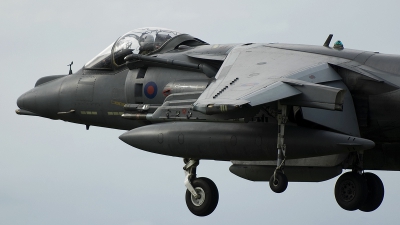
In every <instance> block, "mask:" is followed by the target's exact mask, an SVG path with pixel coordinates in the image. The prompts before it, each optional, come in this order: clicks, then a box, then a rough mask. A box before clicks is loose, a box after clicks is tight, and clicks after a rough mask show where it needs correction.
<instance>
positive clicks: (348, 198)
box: [335, 172, 368, 211]
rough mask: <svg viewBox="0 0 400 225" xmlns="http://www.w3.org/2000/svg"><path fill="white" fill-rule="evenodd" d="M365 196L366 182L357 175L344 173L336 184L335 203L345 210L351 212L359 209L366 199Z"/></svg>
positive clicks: (366, 192)
mask: <svg viewBox="0 0 400 225" xmlns="http://www.w3.org/2000/svg"><path fill="white" fill-rule="evenodd" d="M367 194H368V189H367V182H366V181H365V179H364V177H363V176H362V175H360V174H358V173H355V172H348V173H345V174H343V175H342V176H340V177H339V179H338V180H337V182H336V185H335V198H336V202H337V203H338V204H339V206H340V207H342V208H343V209H345V210H349V211H353V210H356V209H358V208H360V207H361V205H362V204H363V203H364V202H365V200H366V199H367Z"/></svg>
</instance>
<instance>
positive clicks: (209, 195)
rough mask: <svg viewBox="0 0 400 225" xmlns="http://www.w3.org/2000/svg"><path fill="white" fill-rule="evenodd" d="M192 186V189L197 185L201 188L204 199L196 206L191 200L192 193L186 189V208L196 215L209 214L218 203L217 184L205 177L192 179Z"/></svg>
mask: <svg viewBox="0 0 400 225" xmlns="http://www.w3.org/2000/svg"><path fill="white" fill-rule="evenodd" d="M192 186H193V188H194V189H196V188H197V187H199V188H201V189H203V191H204V193H205V200H204V202H203V203H202V204H201V205H199V206H196V205H195V204H194V203H193V201H192V193H190V191H189V190H186V195H185V199H186V205H187V207H188V209H189V210H190V212H192V213H193V214H194V215H196V216H208V215H210V214H211V213H212V212H213V211H214V210H215V208H216V207H217V205H218V199H219V193H218V188H217V186H216V185H215V183H214V182H213V181H212V180H210V179H208V178H206V177H199V178H196V179H194V180H193V181H192Z"/></svg>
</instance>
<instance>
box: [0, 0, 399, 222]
mask: <svg viewBox="0 0 400 225" xmlns="http://www.w3.org/2000/svg"><path fill="white" fill-rule="evenodd" d="M399 8H400V2H399V1H398V0H397V1H396V0H393V1H383V0H380V1H365V0H364V1H351V3H350V2H349V1H341V0H340V1H325V0H303V1H286V0H281V1H276V0H275V1H270V0H262V1H252V0H247V1H240V2H238V1H225V2H223V1H215V0H214V1H208V0H203V1H187V0H186V1H177V0H170V1H150V0H149V1H135V0H133V1H132V0H130V1H124V0H115V1H99V0H97V1H92V0H90V1H55V0H51V1H28V0H12V1H11V0H2V1H1V2H0V50H1V52H0V62H1V63H0V65H1V67H0V71H1V78H0V79H1V82H0V91H1V95H0V98H1V103H2V107H1V111H0V113H1V116H0V120H1V127H0V140H1V144H0V224H7V225H25V224H29V225H36V224H37V225H55V224H57V225H71V224H74V225H80V224H82V225H87V224H90V225H91V224H93V225H103V224H104V225H106V224H107V225H108V224H110V225H111V224H112V225H153V224H154V225H159V224H184V223H185V224H205V223H206V224H222V223H226V224H228V223H229V224H273V223H280V224H378V223H382V222H384V223H385V224H397V223H398V221H399V219H400V215H399V202H400V194H399V192H398V191H399V190H400V173H398V172H376V173H377V174H378V175H379V176H380V177H381V179H382V180H383V182H384V184H385V199H384V201H383V203H382V205H381V207H380V208H379V209H378V210H376V211H374V212H372V213H362V212H359V211H355V212H347V211H344V210H342V209H341V208H340V207H339V206H338V205H337V203H336V201H335V198H334V195H333V189H334V185H335V182H336V180H337V178H334V179H332V180H329V181H326V182H322V183H290V184H289V187H288V189H287V191H286V192H284V193H282V194H275V193H273V192H272V191H271V190H270V188H269V185H268V183H266V182H250V181H247V180H244V179H241V178H239V177H236V176H235V175H233V174H231V173H230V172H229V170H228V168H229V166H230V165H231V164H230V163H229V162H217V161H201V162H200V166H199V167H198V175H199V176H206V177H209V178H211V179H212V180H213V181H214V182H215V183H216V184H217V186H218V188H219V192H220V201H219V205H218V207H217V209H216V210H215V211H214V213H213V214H211V215H210V216H208V217H205V218H199V217H196V216H194V215H192V214H191V213H190V211H189V210H188V209H187V207H186V204H185V200H184V199H185V198H184V195H185V187H184V184H183V180H184V173H183V170H182V167H183V162H182V159H180V158H173V157H167V156H161V155H156V154H152V153H148V152H144V151H140V150H138V149H134V148H132V147H130V146H128V145H126V144H125V143H123V142H122V141H120V140H119V139H118V136H119V135H121V134H122V133H123V132H124V131H120V130H111V129H105V128H98V127H91V129H90V130H89V131H86V130H85V127H84V126H83V125H77V124H70V123H66V122H62V121H52V120H49V119H44V118H37V117H28V116H18V115H16V114H15V112H14V110H15V109H17V105H16V100H17V98H18V97H19V96H20V95H21V94H22V93H24V92H26V91H27V90H29V89H31V88H32V87H33V86H34V84H35V82H36V80H37V79H39V78H40V77H43V76H47V75H52V74H66V73H67V72H68V67H67V64H69V63H70V62H71V61H72V60H73V61H74V65H73V70H74V71H76V70H78V69H79V68H81V67H82V66H83V65H84V64H85V63H86V62H87V61H89V60H90V59H91V58H93V57H94V56H95V55H97V54H98V53H99V52H100V51H102V50H103V49H104V48H105V47H107V46H108V45H109V44H110V43H112V42H113V41H115V40H116V39H117V38H118V37H119V36H120V35H122V34H124V33H126V32H128V31H130V30H132V29H135V28H140V27H146V26H157V27H165V28H169V29H173V30H177V31H180V32H183V33H188V34H191V35H193V36H195V37H198V38H200V39H202V40H204V41H207V42H209V43H212V44H218V43H248V42H265V43H269V42H280V43H300V44H315V45H322V44H323V43H324V41H325V39H326V37H327V36H328V34H330V33H333V34H334V37H333V39H334V40H338V39H340V40H341V41H342V42H343V44H344V46H345V48H352V49H362V50H370V51H379V52H383V53H391V54H400V47H399V39H400V29H399V22H400V14H399Z"/></svg>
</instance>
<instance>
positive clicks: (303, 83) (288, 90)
mask: <svg viewBox="0 0 400 225" xmlns="http://www.w3.org/2000/svg"><path fill="white" fill-rule="evenodd" d="M347 61H348V60H347V59H342V58H337V57H332V56H324V55H319V54H312V53H306V52H300V51H293V50H285V49H278V48H273V47H271V46H269V45H261V44H260V45H242V46H238V47H235V48H234V49H233V50H232V51H231V52H230V53H229V55H228V56H227V58H226V60H225V61H224V63H223V64H222V66H221V69H220V70H219V71H218V73H217V75H216V77H215V80H214V81H213V82H211V84H210V85H209V86H208V87H207V89H206V90H205V91H204V92H203V93H202V94H201V95H200V97H199V98H198V99H197V101H196V102H195V103H194V110H196V111H200V112H203V113H206V114H216V113H221V112H227V111H230V110H234V109H235V108H237V107H239V106H242V105H245V104H249V105H251V106H257V105H261V104H265V103H269V102H273V101H277V100H281V101H282V103H283V104H287V105H296V106H304V107H312V108H319V109H328V110H342V105H343V97H344V90H343V89H340V88H334V87H330V86H325V85H321V84H318V83H323V82H329V81H335V80H340V79H341V77H340V76H339V75H338V74H337V73H336V72H335V71H334V69H333V68H331V66H330V65H329V64H339V63H343V62H347Z"/></svg>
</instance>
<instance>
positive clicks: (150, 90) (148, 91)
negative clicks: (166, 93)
mask: <svg viewBox="0 0 400 225" xmlns="http://www.w3.org/2000/svg"><path fill="white" fill-rule="evenodd" d="M144 95H146V97H147V98H149V99H153V98H154V97H156V95H157V84H156V83H154V82H149V83H147V84H146V86H144Z"/></svg>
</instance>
